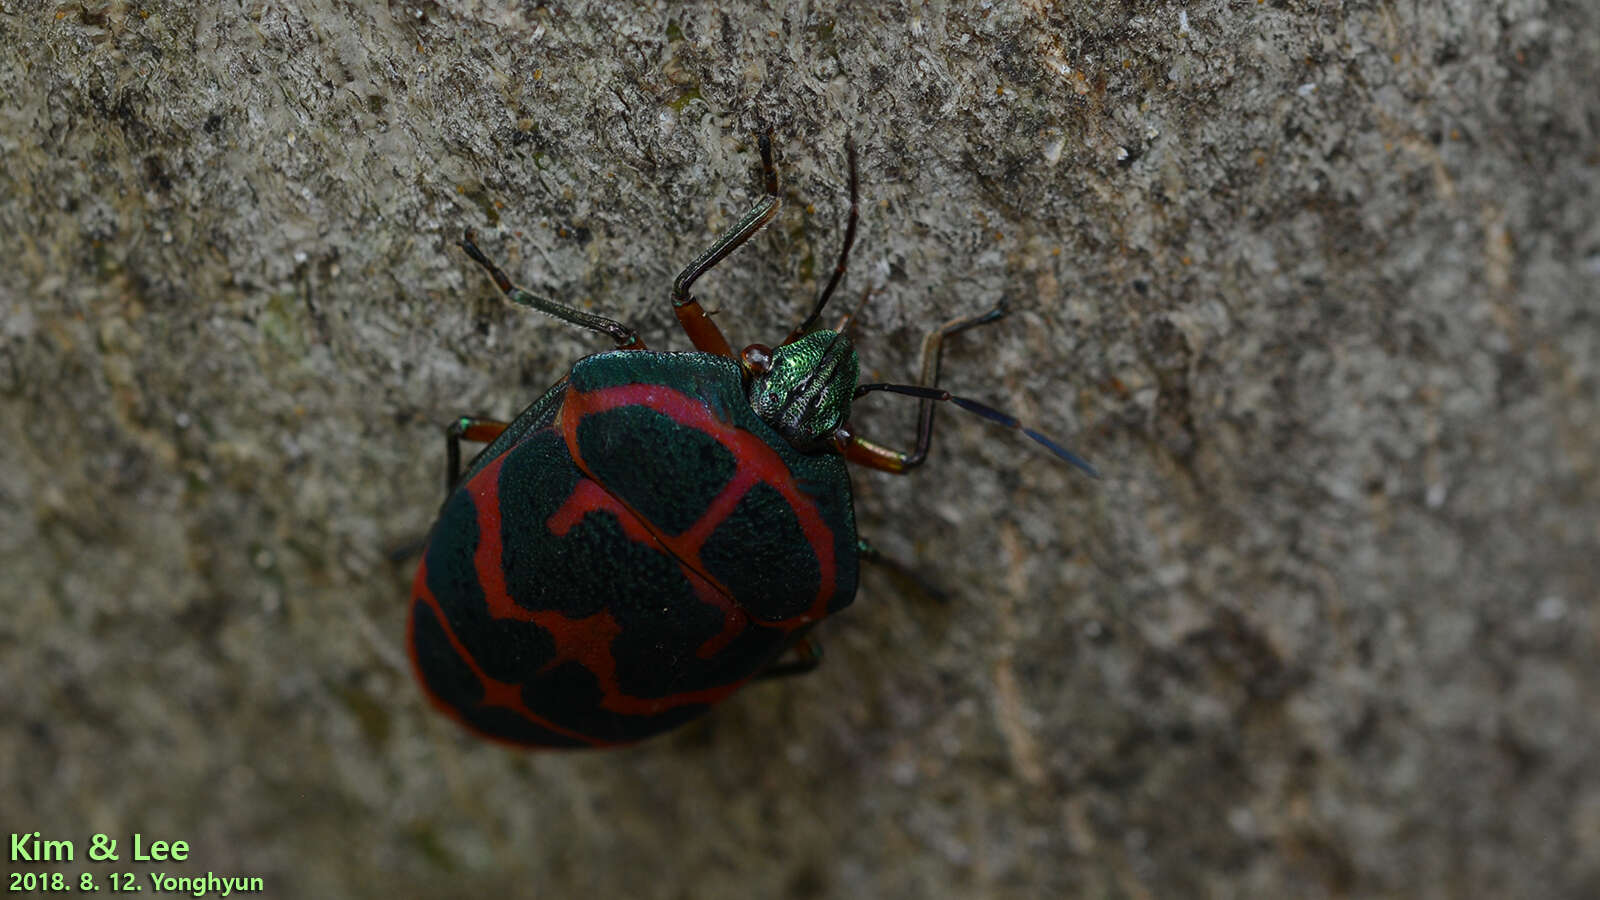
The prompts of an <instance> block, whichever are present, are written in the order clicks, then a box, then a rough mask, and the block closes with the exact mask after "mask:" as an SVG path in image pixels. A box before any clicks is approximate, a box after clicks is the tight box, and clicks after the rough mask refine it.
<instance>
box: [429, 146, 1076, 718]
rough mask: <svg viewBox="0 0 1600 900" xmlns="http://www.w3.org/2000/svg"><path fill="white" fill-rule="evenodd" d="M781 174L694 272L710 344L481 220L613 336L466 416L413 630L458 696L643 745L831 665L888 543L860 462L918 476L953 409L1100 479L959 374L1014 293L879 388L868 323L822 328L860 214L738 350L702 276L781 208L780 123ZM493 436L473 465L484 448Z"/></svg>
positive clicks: (689, 315)
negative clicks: (881, 409) (912, 413)
mask: <svg viewBox="0 0 1600 900" xmlns="http://www.w3.org/2000/svg"><path fill="white" fill-rule="evenodd" d="M759 144H760V151H761V164H762V172H763V175H764V178H765V188H766V190H765V193H764V195H763V196H762V197H761V199H760V200H758V201H757V202H756V203H755V204H754V205H753V206H752V207H751V208H750V210H749V211H748V212H746V213H745V214H744V216H743V217H742V218H740V219H739V220H738V221H737V222H736V223H735V224H734V225H733V226H732V227H731V228H730V229H728V231H727V232H726V233H724V234H723V235H722V236H721V237H719V238H718V239H717V240H716V242H715V243H713V244H712V245H711V247H710V249H708V250H706V251H705V253H703V254H701V255H700V257H699V258H698V259H696V260H695V261H694V262H692V263H690V264H689V265H688V267H686V268H685V269H684V270H683V272H682V273H681V274H680V275H679V276H678V277H677V280H676V281H675V282H674V283H673V288H672V307H673V312H674V313H675V314H676V315H677V318H678V321H679V323H680V324H681V325H682V327H683V330H684V331H685V332H686V333H687V334H688V336H689V339H690V341H692V342H693V344H694V346H695V348H696V352H688V353H665V352H658V351H652V350H647V349H646V348H645V345H644V342H643V341H641V340H640V339H639V335H638V334H637V333H636V332H635V331H634V330H633V329H632V328H629V327H627V326H626V325H623V324H622V323H620V322H617V321H614V320H612V319H608V318H604V317H602V316H597V315H592V314H590V313H586V312H583V311H580V310H578V309H574V308H572V307H570V306H567V305H565V304H562V303H558V302H556V301H553V300H550V299H547V298H544V297H540V296H538V295H535V294H532V293H530V292H528V291H526V290H523V289H522V288H519V287H516V286H515V285H513V284H512V283H511V280H510V279H509V278H507V277H506V275H505V273H504V272H502V271H501V270H500V269H499V268H498V267H497V266H496V265H495V264H494V263H493V262H491V261H490V260H489V258H488V257H487V256H485V255H484V253H483V252H482V251H481V250H479V249H478V246H477V243H476V241H475V238H474V236H473V234H472V233H471V232H470V231H469V232H468V233H467V234H466V236H465V238H464V239H463V240H462V241H460V242H459V244H460V246H461V248H462V249H463V250H464V251H465V252H466V254H467V255H468V256H470V257H471V258H472V259H473V260H474V261H476V262H477V263H478V264H479V265H480V266H482V267H483V268H484V269H485V270H486V271H487V272H488V273H489V275H490V277H491V278H493V279H494V282H495V284H496V285H497V286H498V287H499V288H500V290H502V291H503V292H505V294H506V296H507V297H508V298H509V299H510V300H511V301H512V302H513V303H517V304H520V305H522V306H527V307H531V308H533V309H536V310H539V311H540V312H544V313H548V314H549V315H552V316H554V317H556V318H558V319H561V320H563V321H565V322H570V323H571V324H574V325H577V326H580V327H583V328H587V329H590V330H591V331H596V332H599V333H601V334H604V335H606V336H607V337H609V338H611V340H612V341H613V342H614V343H615V344H616V349H614V350H612V351H610V352H605V353H598V354H595V355H593V356H588V357H585V358H583V359H580V360H579V361H578V362H577V363H576V364H575V365H573V367H572V370H571V371H570V372H569V373H568V374H567V375H566V376H565V377H564V378H562V379H561V380H560V381H557V382H556V384H555V385H554V386H553V387H551V388H550V389H549V390H548V391H546V392H545V393H544V395H543V396H541V397H539V399H537V400H535V401H533V403H532V404H530V405H529V406H528V408H527V409H525V410H523V412H522V413H521V414H520V415H518V416H517V417H516V418H515V419H514V420H512V421H511V422H509V423H505V422H496V421H490V420H486V419H478V418H459V419H456V420H455V421H453V422H451V423H450V425H449V426H448V427H447V429H446V437H445V446H446V456H447V470H448V474H447V477H446V484H447V495H446V498H445V501H444V504H443V506H442V507H441V509H440V511H439V517H438V520H437V521H436V522H435V523H434V525H433V528H432V530H431V531H430V532H429V535H428V539H427V542H426V544H425V548H424V550H423V558H422V562H421V565H420V566H419V567H418V569H417V574H416V578H415V580H414V582H413V586H412V602H411V617H410V626H409V645H410V650H411V657H412V661H413V663H414V664H415V667H416V671H417V675H418V678H419V679H420V680H421V682H422V685H423V687H424V688H425V689H426V691H427V693H428V695H429V696H430V697H431V698H432V700H433V702H434V703H435V704H436V705H437V706H438V707H439V708H440V709H442V710H443V711H444V712H446V713H448V714H449V715H450V716H452V717H453V718H455V719H456V720H458V721H459V722H461V723H462V724H463V725H465V726H467V727H468V728H470V729H472V730H473V731H476V732H478V733H480V734H482V735H485V736H488V737H491V738H496V739H499V740H503V741H507V742H510V743H514V744H521V745H527V746H540V747H590V746H605V745H613V744H625V743H630V742H633V741H637V740H640V739H643V738H646V737H649V736H651V735H654V734H657V733H660V732H662V731H666V730H668V729H670V728H673V727H675V726H677V725H681V724H683V723H684V722H687V721H688V720H690V719H692V718H694V717H696V716H698V715H700V714H701V713H703V712H705V711H706V710H707V709H708V708H709V707H710V706H711V705H713V704H715V703H716V702H718V701H719V700H722V699H723V698H725V697H727V696H728V695H729V694H731V693H733V692H734V691H736V690H738V689H739V688H740V687H741V686H742V685H744V684H745V683H747V682H749V681H751V680H753V679H758V678H767V677H773V676H778V675H786V674H793V673H797V672H802V671H807V670H809V669H811V668H814V667H815V665H816V663H817V661H818V660H819V658H820V654H819V650H818V645H817V644H816V642H815V639H814V638H813V637H812V636H811V635H810V634H809V632H810V629H811V628H812V626H814V625H815V624H816V623H817V622H818V621H820V620H822V619H823V618H825V617H827V616H828V615H831V614H832V613H835V612H838V611H839V610H840V609H843V608H844V607H845V606H848V605H849V604H850V602H851V601H852V600H853V599H854V598H855V593H856V579H857V566H858V562H859V560H861V559H863V558H867V559H872V558H874V557H875V555H876V554H875V552H874V551H872V550H871V548H870V547H869V546H868V545H867V544H865V543H864V542H862V541H860V540H859V539H858V538H857V535H856V525H855V513H854V510H853V508H852V501H851V492H850V478H849V475H848V474H847V472H846V469H845V464H846V463H847V462H850V463H856V464H858V465H863V466H866V467H868V468H873V469H878V470H880V471H885V472H895V473H904V472H908V471H910V470H911V469H914V468H916V467H917V466H918V465H919V464H920V463H921V462H922V461H923V460H924V458H926V456H927V453H928V448H929V447H930V446H931V444H932V442H933V420H934V410H935V408H936V404H938V403H941V402H948V403H953V404H955V405H956V406H959V407H961V408H962V409H965V410H967V411H969V412H973V413H976V414H978V415H980V416H982V417H984V418H985V419H988V420H989V421H991V422H995V423H998V424H1000V425H1005V426H1008V427H1011V428H1016V429H1020V430H1021V431H1022V432H1023V433H1024V434H1026V435H1027V436H1028V437H1030V438H1032V439H1033V440H1034V441H1037V442H1038V443H1040V444H1042V445H1043V446H1044V447H1046V448H1048V449H1049V450H1050V452H1051V453H1053V454H1055V455H1056V456H1057V457H1059V458H1060V459H1063V460H1065V461H1066V462H1068V463H1071V464H1073V465H1075V466H1077V467H1079V468H1081V469H1083V470H1084V471H1086V472H1088V473H1089V474H1091V475H1093V474H1094V470H1093V469H1092V468H1090V466H1089V465H1088V463H1086V462H1084V461H1083V460H1082V459H1080V458H1078V457H1077V456H1075V455H1074V454H1072V453H1071V452H1070V451H1068V450H1067V449H1065V448H1064V447H1062V446H1061V445H1059V444H1057V443H1056V442H1055V441H1053V440H1051V439H1050V438H1048V437H1046V436H1045V435H1043V434H1041V433H1039V432H1037V431H1034V430H1033V429H1031V428H1027V427H1025V426H1023V425H1022V424H1021V423H1019V422H1018V421H1017V420H1016V419H1015V418H1013V417H1011V416H1009V415H1007V414H1005V413H1002V412H1000V411H998V410H995V409H993V408H991V407H989V406H986V405H984V404H982V403H978V402H976V401H974V400H969V399H966V398H963V397H956V396H952V395H951V394H949V393H948V392H946V391H943V390H941V389H939V387H938V375H939V356H940V349H941V347H942V345H943V341H944V339H945V338H948V337H950V336H951V335H953V334H956V333H957V332H960V331H963V330H966V329H968V328H971V327H974V326H977V325H981V324H985V323H988V322H992V321H995V320H996V319H998V318H1000V317H1001V316H1002V315H1004V309H1003V307H997V308H995V309H992V310H989V311H986V312H983V313H980V314H978V315H972V316H967V317H964V318H960V319H956V320H955V321H952V322H950V323H948V324H946V325H944V326H943V327H941V328H938V329H936V330H934V331H933V332H932V333H931V334H929V336H928V338H927V340H926V341H925V342H924V344H923V348H922V383H921V384H920V385H895V384H860V383H858V377H857V376H858V361H857V357H856V351H855V348H854V346H853V345H852V344H851V341H850V338H849V336H848V335H847V333H846V329H847V327H848V323H849V319H850V316H845V317H844V321H841V322H840V324H839V326H838V327H836V328H834V329H825V328H819V327H818V321H819V319H820V317H821V315H822V311H823V309H824V307H826V306H827V303H828V299H829V297H831V296H832V295H833V293H834V290H835V289H836V288H837V287H838V286H839V282H840V279H841V278H842V277H843V275H844V272H845V268H846V264H847V263H848V261H849V258H850V247H851V245H852V244H853V243H854V240H855V232H856V218H857V176H856V154H855V147H854V144H853V143H849V144H847V156H848V159H849V173H850V211H849V214H848V217H847V219H846V226H845V234H844V241H843V246H842V249H841V250H840V252H839V258H838V262H837V264H836V265H835V267H834V271H833V274H832V276H831V277H830V278H829V280H828V283H827V285H826V286H825V287H824V288H823V289H822V291H821V292H820V294H819V295H818V297H817V299H816V302H815V303H814V304H813V306H812V308H811V311H810V314H809V315H807V316H806V318H805V320H804V321H802V322H801V323H800V325H799V326H797V327H796V328H795V329H794V331H793V332H791V333H790V334H789V335H788V337H787V338H786V339H785V340H784V341H783V342H782V343H780V344H779V345H778V346H777V347H770V346H767V345H763V344H751V345H750V346H748V347H746V348H744V350H743V351H741V352H738V353H735V352H734V351H733V349H732V348H731V347H730V346H729V344H728V342H727V340H726V338H724V337H723V335H722V331H721V329H719V328H718V327H717V325H716V324H715V323H714V322H713V321H712V319H711V318H710V316H709V315H708V314H707V313H706V312H705V310H704V309H702V308H701V306H700V303H699V301H698V300H697V299H696V298H695V296H694V294H693V293H692V292H691V290H690V289H691V288H692V287H693V285H694V283H695V281H696V280H697V279H698V278H699V277H700V276H701V275H703V274H705V273H706V271H708V270H709V269H711V268H712V267H713V266H715V265H716V264H717V263H718V262H720V261H721V260H722V259H723V258H725V257H726V256H728V254H730V253H732V252H733V251H734V250H736V249H738V247H739V246H740V245H742V244H744V243H745V242H746V241H748V240H749V239H750V237H751V236H752V235H754V234H755V233H756V232H757V231H758V230H760V229H761V228H762V226H764V225H765V224H766V223H767V222H768V221H770V220H771V219H772V217H773V215H774V214H776V212H777V210H778V203H779V194H778V175H777V170H776V168H775V167H774V165H773V161H772V146H771V141H770V139H769V138H767V137H766V136H763V137H762V138H761V139H760V141H759ZM874 391H887V392H893V393H899V394H907V395H910V396H912V397H917V398H919V399H920V400H921V410H920V414H919V418H918V423H917V437H916V443H915V445H914V447H913V449H911V450H910V451H899V450H894V449H891V448H889V447H886V446H883V445H880V444H876V443H873V442H872V441H869V440H867V439H866V438H864V437H862V436H860V435H859V434H857V433H855V431H854V430H853V429H852V428H851V427H850V425H849V415H850V407H851V403H852V401H854V400H856V399H857V398H859V397H861V396H862V395H864V394H867V393H870V392H874ZM463 441H469V442H474V443H486V444H487V446H486V447H485V448H484V449H483V450H482V451H481V452H480V453H479V454H478V455H477V457H476V458H475V459H474V460H473V461H472V462H471V463H470V464H469V465H468V466H467V467H466V470H465V471H462V468H461V443H462V442H463Z"/></svg>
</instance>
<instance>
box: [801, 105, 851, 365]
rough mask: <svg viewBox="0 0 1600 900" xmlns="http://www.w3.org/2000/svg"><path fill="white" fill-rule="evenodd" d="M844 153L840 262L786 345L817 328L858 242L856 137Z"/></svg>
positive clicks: (845, 140) (847, 138)
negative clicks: (846, 196)
mask: <svg viewBox="0 0 1600 900" xmlns="http://www.w3.org/2000/svg"><path fill="white" fill-rule="evenodd" d="M844 151H845V156H846V157H848V159H849V162H850V214H849V216H848V217H847V218H846V219H845V226H844V246H843V247H841V248H840V249H839V261H838V263H836V264H835V265H834V267H833V277H831V278H829V279H828V285H827V287H824V288H823V289H822V293H821V294H819V295H817V302H816V305H814V306H812V307H811V315H809V316H806V318H805V321H803V322H801V323H800V324H799V325H797V326H795V329H794V331H791V332H789V336H788V337H787V338H784V341H783V342H784V343H785V344H788V343H791V342H793V341H795V340H797V339H799V337H800V336H801V335H803V334H805V333H806V332H808V331H810V330H811V329H812V328H815V327H816V325H817V320H818V319H820V318H822V308H823V307H824V306H827V305H828V298H830V297H832V296H833V290H834V288H837V287H838V286H839V281H840V280H841V279H842V278H844V271H845V268H846V267H847V266H848V265H849V263H850V247H851V245H853V244H854V243H855V242H856V215H857V212H856V207H857V205H858V204H857V194H858V193H859V191H858V187H859V184H858V179H857V178H856V139H855V138H854V137H850V136H846V137H845V139H844Z"/></svg>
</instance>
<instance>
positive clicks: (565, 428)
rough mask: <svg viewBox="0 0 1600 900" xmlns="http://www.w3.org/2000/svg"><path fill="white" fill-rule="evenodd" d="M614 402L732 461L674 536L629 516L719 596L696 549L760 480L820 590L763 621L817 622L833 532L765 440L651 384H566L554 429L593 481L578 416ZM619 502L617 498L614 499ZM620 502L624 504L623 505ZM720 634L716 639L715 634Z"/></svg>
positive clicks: (826, 596) (830, 587)
mask: <svg viewBox="0 0 1600 900" xmlns="http://www.w3.org/2000/svg"><path fill="white" fill-rule="evenodd" d="M622 406H643V407H646V408H648V409H652V410H654V411H656V412H659V413H662V414H663V415H665V416H667V417H669V418H671V419H672V420H673V421H674V422H677V423H678V424H679V425H683V426H686V427H689V428H693V429H695V430H697V431H700V432H702V433H704V434H706V435H709V436H710V437H711V438H713V439H715V440H716V441H717V442H718V443H720V444H721V445H722V446H723V447H724V448H725V449H726V450H727V451H728V452H729V453H731V454H733V458H734V459H736V460H738V461H739V468H738V471H737V474H735V476H734V477H733V478H732V479H731V480H730V481H729V482H728V484H727V485H725V486H724V487H723V489H722V491H721V492H720V493H719V494H718V495H717V496H716V498H714V499H713V500H712V501H711V503H710V504H709V505H708V506H707V508H706V511H705V513H703V514H702V515H701V516H700V518H699V519H697V520H696V521H695V524H694V525H692V526H690V528H689V529H688V530H686V531H684V532H683V533H682V534H679V535H667V534H662V533H661V532H660V531H658V530H656V528H655V527H654V523H651V522H649V521H646V520H645V519H644V517H643V516H640V515H638V513H637V512H636V511H633V510H632V508H631V507H628V509H629V511H630V512H632V514H633V516H634V517H635V518H637V519H638V520H639V521H640V522H642V523H643V525H644V527H645V528H648V529H650V532H651V534H652V536H654V537H655V539H656V540H657V541H659V542H660V543H661V545H662V546H664V547H665V548H666V549H667V551H668V552H670V553H671V554H672V555H673V556H674V557H676V558H677V559H678V561H679V562H680V563H682V564H683V565H684V567H685V568H686V569H691V570H693V571H694V572H695V573H696V574H698V575H699V576H700V577H702V578H704V579H705V580H706V581H708V582H710V583H711V584H713V585H715V586H716V588H717V590H718V591H720V592H721V593H722V594H723V595H724V596H727V597H730V598H731V597H732V592H731V591H729V590H728V588H727V586H726V585H724V584H721V583H720V582H718V581H717V580H716V579H715V578H712V577H711V575H710V574H709V573H708V572H707V571H706V567H705V564H704V563H703V562H702V561H701V559H700V550H701V548H702V547H703V546H704V545H705V542H706V540H707V539H709V538H710V537H711V534H712V532H714V531H715V530H716V529H717V526H718V525H720V524H722V522H723V521H724V520H725V519H726V518H727V516H728V514H729V513H731V512H732V511H733V509H734V507H736V506H737V505H738V503H739V501H740V500H741V499H743V498H744V495H745V493H746V492H748V491H749V490H750V489H751V488H752V487H754V486H755V485H757V484H767V485H769V486H770V487H772V488H773V489H775V490H777V491H778V493H779V494H780V495H782V496H783V498H784V500H785V501H787V502H788V504H789V506H790V508H791V509H793V510H794V513H795V517H796V518H797V519H798V520H799V523H800V530H801V533H802V534H804V535H805V539H806V542H807V543H808V544H809V545H810V546H811V551H812V553H813V554H815V556H816V559H817V567H818V569H819V573H820V575H821V587H820V589H819V590H818V591H817V597H816V600H815V601H813V603H812V605H811V608H810V609H808V610H806V611H805V612H803V613H801V614H799V615H797V616H793V617H791V618H789V619H785V620H783V621H781V622H770V623H763V624H768V625H772V626H775V627H779V628H789V629H792V628H798V627H800V626H801V625H806V624H809V623H811V622H815V621H817V620H819V619H821V618H822V617H823V616H825V615H827V613H828V603H829V601H830V600H832V599H833V592H834V588H835V578H836V575H837V564H838V563H837V560H835V559H834V554H833V539H834V535H833V531H832V529H831V528H829V527H828V525H827V523H826V522H824V521H823V518H822V513H821V511H820V510H819V509H817V505H816V501H815V500H813V499H812V498H811V497H810V496H809V495H808V494H806V493H805V492H804V491H802V490H801V489H800V486H799V485H798V484H796V483H795V479H794V475H793V473H791V472H790V471H789V467H788V466H787V465H786V464H785V463H784V461H783V457H781V456H779V455H778V454H777V451H775V450H773V449H772V448H771V447H770V446H768V445H767V442H766V441H765V440H763V439H762V438H761V437H760V436H759V435H756V434H754V433H752V432H749V431H746V430H744V429H742V428H740V427H738V426H737V425H734V424H733V423H731V422H726V421H723V420H722V419H719V418H717V416H716V415H715V414H714V413H713V412H712V410H711V409H710V407H708V406H707V405H706V404H705V402H704V401H702V400H700V399H698V398H696V397H692V396H689V395H688V394H684V393H682V392H681V391H677V390H674V389H672V388H669V387H666V386H664V385H659V384H625V385H617V386H614V387H607V388H599V389H596V390H593V391H578V390H577V389H576V388H572V387H569V388H568V389H567V394H566V397H565V398H564V399H563V400H562V405H561V412H560V415H559V416H558V417H557V421H556V427H557V428H559V429H561V433H562V436H563V437H564V438H565V439H566V443H567V452H568V453H569V454H570V455H571V457H572V460H573V462H574V463H575V464H577V466H578V468H579V469H580V470H581V471H583V472H584V474H586V475H588V476H589V477H590V478H591V479H592V478H594V473H593V472H592V471H591V470H590V469H589V468H588V466H587V464H586V463H585V462H584V460H583V454H582V453H581V452H580V450H579V448H578V421H579V420H580V419H582V418H583V417H584V416H587V415H593V414H595V413H601V412H605V411H607V410H611V409H616V408H618V407H622ZM619 502H620V501H619ZM623 506H625V507H626V504H625V503H624V504H623ZM719 637H720V636H719Z"/></svg>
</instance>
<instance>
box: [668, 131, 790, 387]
mask: <svg viewBox="0 0 1600 900" xmlns="http://www.w3.org/2000/svg"><path fill="white" fill-rule="evenodd" d="M759 143H760V146H761V173H762V176H763V177H764V179H765V181H766V187H767V191H766V194H765V195H764V196H763V197H762V198H761V199H760V200H757V201H756V203H755V205H754V206H752V207H750V209H749V211H748V212H746V213H745V214H744V215H743V216H742V217H740V219H739V221H737V222H735V223H733V227H732V228H729V229H728V230H727V231H725V232H723V234H722V236H721V237H719V238H717V242H716V243H715V244H712V245H711V248H710V249H709V250H707V251H706V252H704V253H702V254H700V256H699V257H698V258H696V259H695V261H694V262H692V263H689V265H688V266H686V267H684V270H683V271H682V272H680V273H678V277H677V278H676V279H675V280H674V281H673V282H672V312H673V313H674V314H675V315H677V317H678V323H679V324H680V325H682V326H683V331H684V333H685V334H687V335H689V340H690V341H693V342H694V346H695V349H697V350H701V351H704V352H706V353H715V354H717V355H718V356H727V357H730V358H734V359H737V358H738V356H737V354H735V353H734V352H733V348H732V347H730V346H728V339H727V338H726V337H723V335H722V329H720V328H718V327H717V323H715V322H713V321H711V316H710V315H708V314H707V313H706V311H705V310H704V309H703V308H701V306H700V301H699V300H697V299H695V297H694V295H693V294H691V293H689V288H691V287H693V286H694V283H695V281H696V280H697V279H699V277H700V276H701V275H704V274H705V273H706V272H708V271H710V269H711V267H712V266H715V265H716V264H717V263H719V262H722V260H723V259H725V258H727V256H728V254H730V253H732V252H733V251H735V250H737V249H739V247H740V246H741V245H743V244H744V242H745V241H748V240H750V238H751V237H752V236H754V235H755V233H756V232H758V231H760V230H761V227H762V226H763V225H765V224H767V223H768V222H769V221H771V220H772V217H773V216H775V215H777V213H778V204H779V203H780V200H781V198H779V196H778V170H777V168H776V167H775V166H774V165H773V164H772V137H771V136H770V135H766V134H763V135H761V137H760V139H759Z"/></svg>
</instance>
